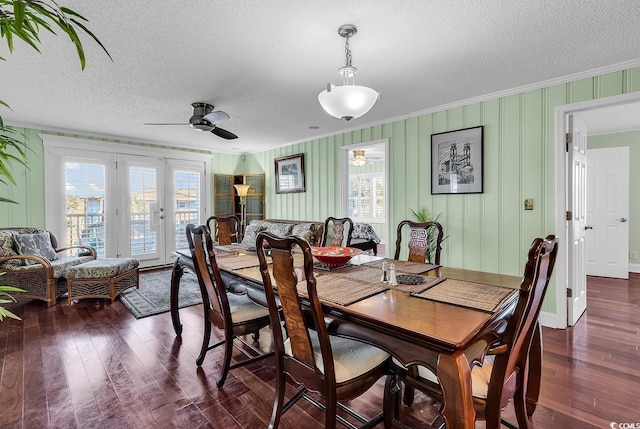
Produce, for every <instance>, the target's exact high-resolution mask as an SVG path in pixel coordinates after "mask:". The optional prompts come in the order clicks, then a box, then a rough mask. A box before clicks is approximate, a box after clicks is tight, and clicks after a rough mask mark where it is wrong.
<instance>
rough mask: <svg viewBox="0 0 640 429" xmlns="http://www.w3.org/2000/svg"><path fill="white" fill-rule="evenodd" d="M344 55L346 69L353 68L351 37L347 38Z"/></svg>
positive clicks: (347, 36)
mask: <svg viewBox="0 0 640 429" xmlns="http://www.w3.org/2000/svg"><path fill="white" fill-rule="evenodd" d="M344 54H345V57H346V61H347V64H346V67H352V66H351V48H350V47H349V35H346V36H345V42H344Z"/></svg>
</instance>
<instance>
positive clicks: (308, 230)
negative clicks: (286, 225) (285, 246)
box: [291, 223, 318, 244]
mask: <svg viewBox="0 0 640 429" xmlns="http://www.w3.org/2000/svg"><path fill="white" fill-rule="evenodd" d="M316 232H318V224H316V223H298V224H295V225H294V226H293V228H292V229H291V235H295V236H296V237H300V238H304V239H305V240H307V241H308V242H309V243H311V244H314V242H313V241H314V238H315V235H316Z"/></svg>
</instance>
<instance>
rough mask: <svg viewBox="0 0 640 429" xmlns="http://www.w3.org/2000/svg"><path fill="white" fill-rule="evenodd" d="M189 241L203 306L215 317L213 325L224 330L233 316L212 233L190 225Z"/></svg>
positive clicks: (202, 227) (203, 227) (203, 228)
mask: <svg viewBox="0 0 640 429" xmlns="http://www.w3.org/2000/svg"><path fill="white" fill-rule="evenodd" d="M187 241H188V242H189V250H190V251H191V258H192V260H193V267H194V270H195V272H196V277H197V278H198V284H199V285H200V292H201V293H202V304H203V306H204V307H205V309H208V310H209V312H210V314H212V315H214V317H213V318H212V320H211V321H212V322H213V324H214V325H215V326H216V327H218V328H220V329H224V326H225V325H229V326H230V325H231V314H230V309H229V301H228V298H227V294H226V289H225V286H224V282H223V280H222V276H221V275H220V270H219V269H218V263H217V262H216V255H215V253H214V252H213V240H211V232H210V231H209V228H208V227H207V226H206V225H200V226H195V225H193V224H189V225H187Z"/></svg>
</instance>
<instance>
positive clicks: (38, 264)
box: [0, 227, 96, 307]
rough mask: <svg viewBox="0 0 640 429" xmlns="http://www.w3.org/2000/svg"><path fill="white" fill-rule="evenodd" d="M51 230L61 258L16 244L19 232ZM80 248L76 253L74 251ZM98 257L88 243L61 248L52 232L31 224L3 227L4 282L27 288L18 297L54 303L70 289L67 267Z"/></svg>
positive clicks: (0, 263) (0, 272)
mask: <svg viewBox="0 0 640 429" xmlns="http://www.w3.org/2000/svg"><path fill="white" fill-rule="evenodd" d="M42 233H47V234H48V236H49V240H50V244H51V247H52V250H53V252H55V255H56V256H57V257H58V259H54V258H53V257H52V258H47V257H44V256H41V255H36V254H20V252H19V251H18V247H17V245H16V239H17V238H18V236H19V234H36V235H38V234H42ZM73 251H77V252H76V254H72V253H73ZM94 259H96V251H95V249H93V248H92V247H88V246H70V247H64V248H61V249H58V240H57V239H56V237H55V235H53V234H52V233H50V232H48V231H45V230H42V229H38V228H29V227H11V228H0V284H2V285H7V286H15V287H18V288H21V289H24V290H25V292H24V293H18V294H16V295H15V297H16V298H30V299H40V300H43V301H45V302H46V303H47V306H49V307H50V306H52V305H54V304H55V303H56V300H57V298H58V297H59V296H61V295H64V294H65V293H66V292H67V287H66V280H65V278H64V272H65V270H66V269H67V268H68V267H70V266H73V265H78V264H81V263H83V262H87V261H91V260H94Z"/></svg>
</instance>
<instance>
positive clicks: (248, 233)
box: [241, 221, 264, 246]
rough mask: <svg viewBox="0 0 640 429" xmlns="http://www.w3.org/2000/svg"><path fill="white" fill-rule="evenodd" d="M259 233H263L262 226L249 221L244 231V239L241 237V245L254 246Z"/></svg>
mask: <svg viewBox="0 0 640 429" xmlns="http://www.w3.org/2000/svg"><path fill="white" fill-rule="evenodd" d="M260 231H264V228H263V227H262V225H256V224H254V223H253V221H251V223H249V225H248V226H247V227H246V228H245V230H244V237H242V243H241V244H245V245H248V246H255V245H256V239H257V238H258V234H259V233H260Z"/></svg>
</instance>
